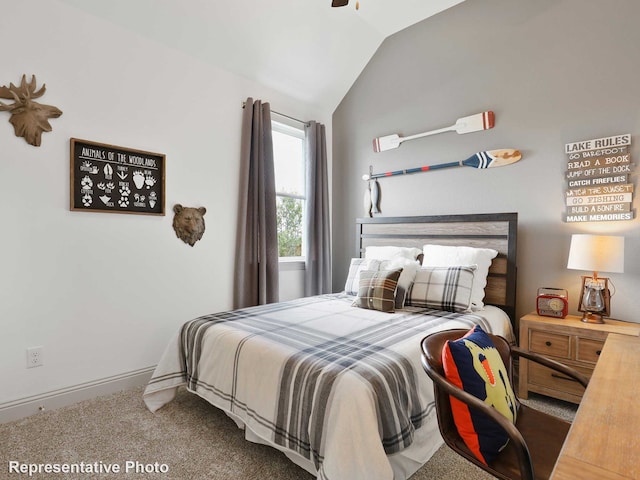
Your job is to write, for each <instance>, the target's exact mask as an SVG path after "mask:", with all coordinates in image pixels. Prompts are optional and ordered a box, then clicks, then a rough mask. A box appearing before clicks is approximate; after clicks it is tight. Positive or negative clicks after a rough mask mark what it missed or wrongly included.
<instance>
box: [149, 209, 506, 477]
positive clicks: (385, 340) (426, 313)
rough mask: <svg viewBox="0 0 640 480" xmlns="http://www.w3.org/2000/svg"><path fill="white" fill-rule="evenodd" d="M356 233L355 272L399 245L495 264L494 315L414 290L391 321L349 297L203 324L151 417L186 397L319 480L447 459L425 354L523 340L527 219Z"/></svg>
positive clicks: (402, 220) (367, 222) (153, 403)
mask: <svg viewBox="0 0 640 480" xmlns="http://www.w3.org/2000/svg"><path fill="white" fill-rule="evenodd" d="M356 228H357V235H356V237H357V246H356V250H357V252H358V255H357V257H354V259H353V260H352V265H355V264H356V263H358V264H360V263H362V262H365V263H366V262H369V263H368V264H367V265H370V264H371V263H370V262H371V261H373V260H371V259H368V258H367V256H368V255H369V254H368V253H367V252H373V251H374V250H375V249H376V248H377V247H379V249H378V250H380V249H384V248H386V246H390V245H393V246H394V248H398V249H406V250H410V249H412V248H417V249H419V250H421V249H422V246H423V245H425V244H434V245H440V246H447V247H458V246H463V247H464V248H473V249H484V248H488V249H492V250H495V251H496V252H497V256H496V257H495V258H493V260H492V261H491V262H490V267H488V273H487V274H486V285H485V286H484V303H485V305H484V306H483V307H482V309H472V310H470V309H467V310H466V311H448V310H440V309H434V308H433V306H432V305H431V306H430V305H429V304H425V305H423V304H421V303H420V302H418V301H416V298H417V296H416V295H417V294H416V295H414V293H413V291H414V290H415V291H418V287H415V288H414V287H413V286H411V287H410V288H409V289H408V292H407V299H406V300H407V301H406V302H405V303H406V304H405V303H403V304H398V303H397V302H398V298H396V299H395V302H396V305H395V306H396V308H395V309H392V310H393V311H392V312H387V311H379V309H374V308H367V307H363V308H358V307H356V306H354V303H355V304H358V302H359V301H362V300H363V297H364V294H362V293H358V292H353V291H349V289H348V288H345V291H344V292H342V293H336V294H329V295H318V296H315V297H308V298H301V299H297V300H293V301H289V302H281V303H276V304H270V305H263V306H258V307H251V308H245V309H240V310H235V311H228V312H220V313H215V314H211V315H205V316H203V317H200V318H197V319H194V320H190V321H188V322H186V323H185V324H184V325H183V326H182V327H181V328H180V330H179V331H178V332H177V333H176V335H175V336H174V338H173V339H172V340H171V341H170V342H169V344H168V345H167V347H166V349H165V352H164V354H163V356H162V357H161V359H160V362H159V363H158V366H157V367H156V369H155V372H154V373H153V375H152V378H151V380H150V381H149V384H148V385H147V388H146V390H145V392H144V401H145V403H146V405H147V407H148V408H149V410H151V411H154V412H155V411H156V410H158V409H159V408H161V407H162V406H163V405H164V404H166V403H168V402H170V401H171V400H172V399H173V398H174V396H175V394H176V391H177V389H178V388H179V387H182V386H186V388H187V389H188V390H189V391H190V392H193V393H195V394H197V395H199V396H201V397H202V398H204V399H206V400H207V401H208V402H209V403H211V404H212V405H214V406H216V407H218V408H220V409H222V410H223V411H224V412H226V414H227V415H228V416H229V417H231V418H232V419H233V420H234V421H235V422H236V423H237V425H238V427H240V428H243V429H244V430H245V437H246V438H247V440H249V441H253V442H257V443H264V444H267V445H271V446H272V447H274V448H276V449H278V450H280V451H282V452H283V453H284V454H285V455H286V456H287V457H288V458H289V459H290V460H291V461H293V462H295V463H296V464H297V465H299V466H300V467H302V468H304V469H305V470H307V471H308V472H310V473H312V474H313V475H315V476H317V477H318V478H320V479H327V480H345V479H348V480H352V479H367V480H372V479H373V480H377V479H380V480H392V479H393V480H397V479H406V478H408V477H410V476H411V475H412V474H413V473H414V472H415V471H416V470H418V469H419V468H420V467H421V466H422V465H423V464H424V463H425V462H426V461H427V460H428V459H429V458H430V457H431V455H432V454H433V453H434V452H435V451H436V450H437V449H438V448H439V447H440V446H441V445H442V439H441V437H440V434H439V432H438V427H437V422H436V418H435V412H434V405H433V388H432V385H431V381H430V380H429V378H428V377H427V376H426V374H424V372H423V371H422V367H421V364H420V340H421V339H422V338H423V337H424V336H426V335H427V334H429V333H431V332H434V331H437V330H445V329H449V328H471V327H473V326H474V325H476V324H479V325H481V326H482V328H483V329H485V330H486V331H489V332H492V333H495V334H498V335H502V336H505V337H506V338H508V339H510V340H513V339H514V328H513V327H514V321H515V279H516V263H515V260H516V235H517V214H515V213H506V214H503V213H501V214H478V215H447V216H421V217H374V218H363V219H357V221H356ZM424 252H425V259H427V257H429V255H430V254H429V252H428V251H427V250H426V249H425V251H424ZM422 256H423V255H419V257H422ZM357 259H364V260H362V261H360V260H357ZM376 261H377V260H376ZM385 261H386V260H385ZM382 265H383V264H382ZM429 268H430V267H429ZM438 268H441V267H434V271H435V270H437V269H438ZM417 269H418V271H419V272H421V273H420V274H421V275H423V277H424V272H426V270H428V268H427V266H426V265H425V264H424V261H423V265H422V266H420V265H419V266H418V267H417ZM464 269H468V268H467V267H464ZM409 270H410V269H409V268H405V269H404V271H405V272H406V271H409ZM471 270H472V271H473V270H474V269H473V268H471ZM390 271H392V269H385V270H383V269H382V268H380V269H379V272H384V275H387V272H390ZM399 271H402V270H399ZM351 273H352V272H351V268H350V275H351ZM365 275H370V276H371V275H373V276H376V275H382V273H380V274H378V273H376V272H374V271H373V270H366V271H365V272H364V273H362V278H365ZM429 275H431V273H429ZM418 278H419V277H418V276H416V277H415V281H416V285H417V284H418V283H419V282H418ZM460 283H461V284H462V283H463V282H462V281H461V282H460ZM384 284H385V285H388V278H385V280H384ZM346 285H349V279H347V283H346ZM359 285H360V287H362V288H364V287H363V281H362V279H361V280H360V281H359ZM398 285H399V284H398ZM394 287H395V286H394ZM363 291H364V290H362V289H361V290H360V292H363ZM395 291H396V292H399V291H400V288H398V289H397V290H395ZM460 291H462V290H460ZM354 294H355V295H354ZM410 298H413V301H410ZM465 298H466V297H465Z"/></svg>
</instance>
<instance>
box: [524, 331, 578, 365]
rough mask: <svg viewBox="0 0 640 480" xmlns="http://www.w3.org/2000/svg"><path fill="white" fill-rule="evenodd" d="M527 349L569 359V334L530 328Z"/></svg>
mask: <svg viewBox="0 0 640 480" xmlns="http://www.w3.org/2000/svg"><path fill="white" fill-rule="evenodd" d="M529 350H530V351H532V352H536V353H540V354H542V355H544V356H552V357H558V358H566V359H567V360H570V359H571V336H570V335H564V334H560V333H550V332H543V331H540V330H534V329H531V331H530V335H529Z"/></svg>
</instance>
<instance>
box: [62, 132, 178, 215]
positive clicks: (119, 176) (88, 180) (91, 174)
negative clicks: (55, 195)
mask: <svg viewBox="0 0 640 480" xmlns="http://www.w3.org/2000/svg"><path fill="white" fill-rule="evenodd" d="M70 152H71V210H75V211H91V212H110V213H137V214H144V215H164V214H165V210H164V192H165V155H164V154H161V153H152V152H145V151H142V150H132V149H129V148H123V147H116V146H113V145H105V144H102V143H95V142H88V141H86V140H79V139H77V138H72V139H71V148H70Z"/></svg>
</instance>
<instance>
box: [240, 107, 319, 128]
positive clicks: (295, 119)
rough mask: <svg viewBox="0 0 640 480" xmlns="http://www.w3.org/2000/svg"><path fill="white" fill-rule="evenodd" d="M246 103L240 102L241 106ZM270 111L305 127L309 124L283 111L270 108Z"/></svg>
mask: <svg viewBox="0 0 640 480" xmlns="http://www.w3.org/2000/svg"><path fill="white" fill-rule="evenodd" d="M246 104H247V102H242V108H244V107H245V106H246ZM271 113H275V114H276V115H280V116H281V117H285V118H288V119H289V120H293V121H294V122H298V123H301V124H303V125H304V126H306V127H308V126H309V122H305V121H304V120H299V119H297V118H294V117H290V116H289V115H285V114H284V113H280V112H276V111H275V110H271Z"/></svg>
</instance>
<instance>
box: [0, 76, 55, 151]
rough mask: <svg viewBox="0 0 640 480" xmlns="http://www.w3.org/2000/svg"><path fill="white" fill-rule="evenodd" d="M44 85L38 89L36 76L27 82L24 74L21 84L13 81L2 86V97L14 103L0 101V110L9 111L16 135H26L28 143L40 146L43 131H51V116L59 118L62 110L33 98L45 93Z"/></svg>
mask: <svg viewBox="0 0 640 480" xmlns="http://www.w3.org/2000/svg"><path fill="white" fill-rule="evenodd" d="M45 90H46V88H45V86H44V85H42V87H41V88H40V90H38V91H36V76H35V75H32V76H31V81H30V82H29V83H27V77H26V75H22V81H21V82H20V86H19V87H16V86H15V85H14V84H13V83H10V84H9V86H8V87H7V86H4V87H0V99H3V98H4V99H7V100H13V101H14V103H11V104H5V103H2V102H0V112H9V113H10V114H11V118H9V122H11V124H12V125H13V129H14V131H15V134H16V137H24V139H25V140H26V141H27V143H28V144H30V145H33V146H36V147H39V146H40V137H41V136H42V132H50V131H51V125H50V124H49V119H50V118H58V117H59V116H60V115H62V111H61V110H59V109H58V108H56V107H54V106H51V105H43V104H41V103H38V102H34V101H33V100H34V99H36V98H40V97H41V96H42V95H44V92H45Z"/></svg>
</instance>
